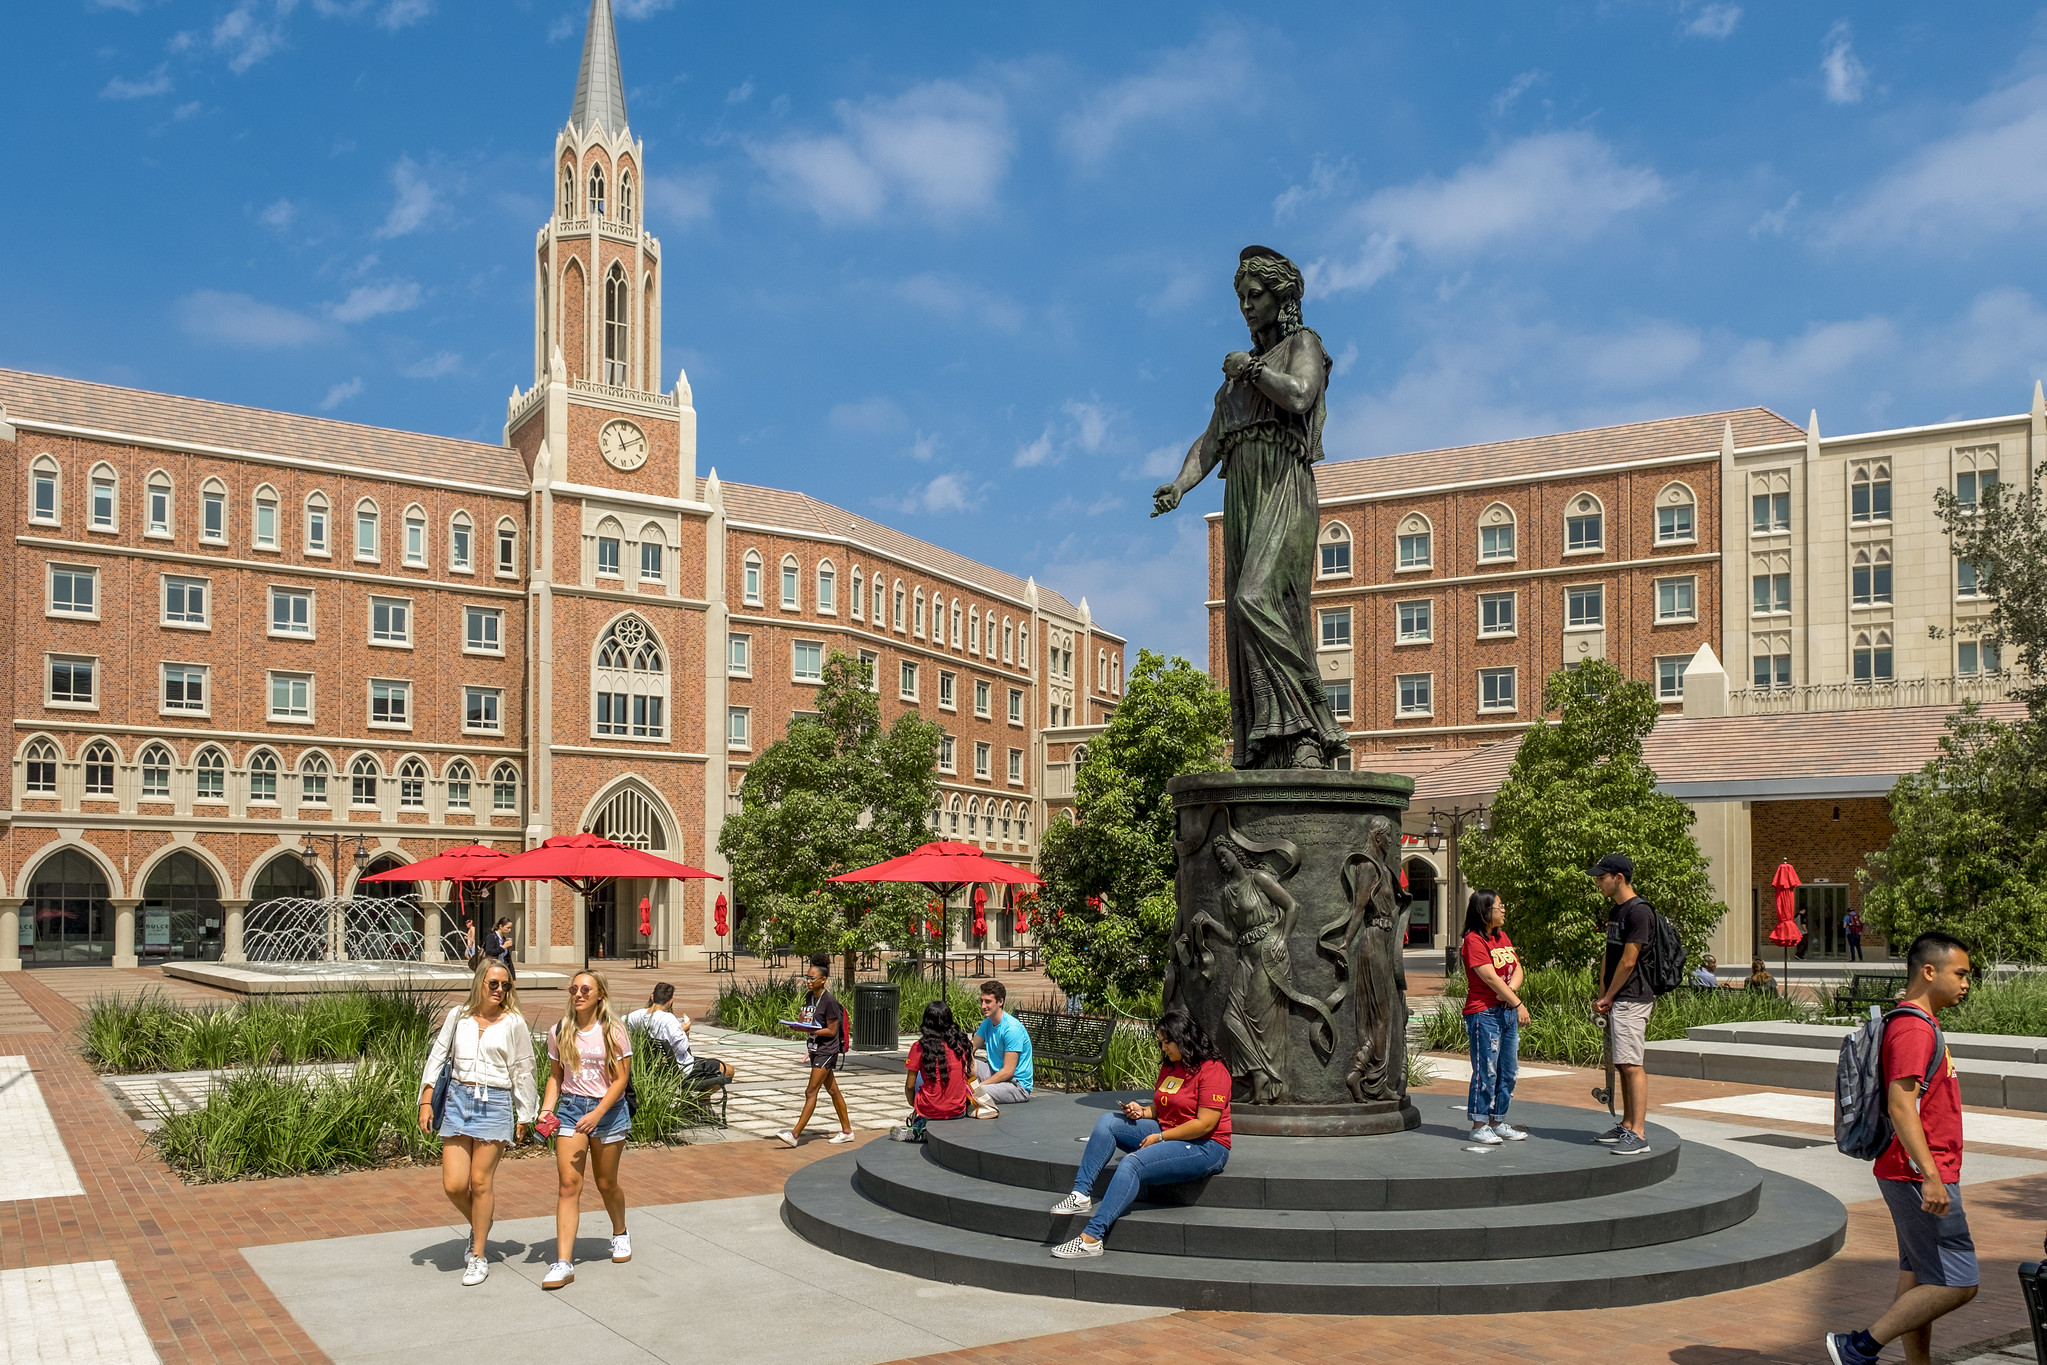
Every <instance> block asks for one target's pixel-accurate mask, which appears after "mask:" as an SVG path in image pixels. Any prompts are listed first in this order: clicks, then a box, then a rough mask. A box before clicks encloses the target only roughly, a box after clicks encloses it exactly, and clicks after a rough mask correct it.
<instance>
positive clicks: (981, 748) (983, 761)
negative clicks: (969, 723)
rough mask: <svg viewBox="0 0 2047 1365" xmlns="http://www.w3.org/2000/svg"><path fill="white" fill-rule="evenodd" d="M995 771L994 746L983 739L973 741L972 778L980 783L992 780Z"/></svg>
mask: <svg viewBox="0 0 2047 1365" xmlns="http://www.w3.org/2000/svg"><path fill="white" fill-rule="evenodd" d="M994 769H995V746H994V745H992V744H990V743H989V742H988V741H986V740H984V739H977V740H975V741H974V776H975V777H976V778H978V779H979V780H980V781H983V782H987V781H990V780H992V779H991V774H992V773H993V772H994Z"/></svg>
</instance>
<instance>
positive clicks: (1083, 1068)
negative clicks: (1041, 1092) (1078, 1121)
mask: <svg viewBox="0 0 2047 1365" xmlns="http://www.w3.org/2000/svg"><path fill="white" fill-rule="evenodd" d="M1010 1013H1011V1014H1013V1015H1015V1016H1016V1020H1017V1022H1018V1023H1020V1024H1022V1025H1023V1026H1024V1032H1025V1033H1027V1034H1029V1035H1030V1038H1031V1068H1032V1070H1033V1072H1035V1073H1036V1074H1037V1075H1039V1076H1046V1075H1049V1076H1050V1077H1051V1078H1052V1079H1054V1080H1056V1081H1057V1082H1058V1083H1059V1086H1060V1088H1061V1089H1062V1090H1067V1091H1071V1090H1073V1089H1074V1081H1075V1080H1076V1079H1078V1078H1085V1079H1086V1080H1087V1082H1088V1085H1087V1088H1088V1089H1090V1090H1100V1089H1101V1088H1102V1086H1103V1084H1104V1079H1103V1074H1102V1068H1103V1066H1104V1065H1105V1064H1106V1063H1107V1062H1108V1060H1109V1040H1110V1039H1111V1038H1112V1037H1114V1036H1115V1033H1116V1021H1115V1020H1114V1019H1112V1018H1106V1017H1104V1016H1102V1015H1099V1014H1053V1013H1051V1012H1050V1011H1047V1010H1011V1011H1010ZM994 1060H995V1059H994V1058H992V1057H991V1058H990V1059H989V1062H990V1064H991V1065H992V1064H993V1063H994Z"/></svg>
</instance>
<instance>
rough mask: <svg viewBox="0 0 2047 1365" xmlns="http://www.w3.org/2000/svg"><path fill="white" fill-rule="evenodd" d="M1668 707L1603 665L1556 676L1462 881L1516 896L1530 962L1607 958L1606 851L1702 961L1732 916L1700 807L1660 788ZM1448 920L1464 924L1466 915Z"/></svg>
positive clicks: (1511, 906) (1510, 923)
mask: <svg viewBox="0 0 2047 1365" xmlns="http://www.w3.org/2000/svg"><path fill="white" fill-rule="evenodd" d="M1659 710H1660V708H1659V706H1658V704H1657V700H1656V693H1655V691H1654V689H1652V688H1651V687H1650V686H1649V684H1648V683H1645V682H1641V681H1636V680H1631V679H1629V678H1627V677H1625V676H1623V675H1622V673H1621V671H1620V670H1619V669H1618V668H1616V667H1614V666H1613V665H1612V664H1610V663H1607V662H1606V661H1605V660H1603V659H1602V660H1592V661H1588V662H1586V663H1581V664H1574V665H1572V666H1570V667H1568V668H1564V669H1560V670H1558V671H1557V672H1555V673H1552V674H1551V675H1550V678H1549V683H1548V686H1547V688H1546V689H1545V693H1544V697H1543V711H1544V714H1543V715H1542V716H1539V717H1537V719H1536V721H1535V723H1534V724H1533V725H1531V726H1530V727H1529V728H1528V731H1527V733H1525V734H1524V735H1523V736H1522V738H1521V748H1520V751H1519V752H1518V753H1517V754H1516V755H1515V757H1514V765H1513V767H1512V768H1511V769H1510V770H1509V772H1508V774H1507V780H1506V781H1505V782H1504V783H1502V784H1501V786H1500V794H1499V796H1498V797H1497V798H1495V800H1494V802H1493V806H1492V812H1491V819H1490V821H1489V828H1488V829H1487V830H1486V831H1485V832H1483V833H1480V834H1477V835H1471V836H1467V838H1466V842H1465V844H1464V846H1463V848H1462V849H1460V850H1459V857H1460V861H1461V863H1462V873H1463V878H1464V880H1465V881H1466V882H1468V883H1469V884H1470V885H1472V886H1474V887H1487V888H1490V889H1492V890H1495V891H1498V892H1499V893H1500V895H1501V896H1502V897H1503V898H1504V899H1505V900H1506V902H1507V929H1508V932H1509V933H1510V934H1511V935H1512V936H1513V939H1514V943H1515V945H1516V947H1518V948H1519V949H1520V951H1521V956H1522V960H1523V961H1524V962H1527V963H1529V964H1530V965H1532V966H1560V965H1562V966H1574V967H1576V966H1584V965H1586V964H1587V963H1590V962H1593V961H1595V960H1596V959H1597V958H1598V956H1599V954H1600V952H1601V950H1602V945H1603V944H1604V943H1605V933H1604V930H1603V927H1602V926H1603V925H1604V924H1605V922H1606V901H1605V899H1604V898H1603V897H1602V896H1601V895H1600V894H1599V891H1598V888H1596V887H1595V886H1594V885H1593V884H1592V878H1591V877H1590V876H1588V875H1587V874H1586V869H1587V868H1589V867H1590V866H1591V865H1592V863H1593V862H1594V861H1596V860H1597V859H1598V858H1599V857H1600V856H1601V855H1603V854H1607V853H1625V854H1627V855H1628V856H1629V857H1630V858H1633V859H1634V860H1635V877H1634V886H1635V889H1636V890H1637V891H1639V892H1641V894H1642V895H1643V896H1644V897H1645V898H1647V900H1648V901H1649V903H1650V904H1651V905H1653V906H1655V907H1656V908H1657V909H1658V910H1659V911H1661V912H1662V913H1663V915H1664V917H1665V918H1667V919H1669V920H1670V922H1671V923H1672V924H1673V925H1675V926H1676V927H1677V931H1678V934H1679V936H1680V937H1681V938H1682V939H1683V940H1684V943H1685V949H1686V952H1687V953H1688V954H1689V955H1690V956H1691V957H1693V958H1694V959H1696V958H1697V957H1698V956H1699V955H1700V954H1701V953H1703V952H1704V950H1705V945H1706V939H1707V936H1708V935H1709V934H1711V933H1712V930H1713V926H1714V925H1715V924H1716V923H1718V922H1719V920H1720V917H1721V916H1722V915H1725V914H1726V913H1727V907H1726V906H1725V905H1723V904H1722V903H1720V902H1719V901H1717V900H1715V899H1713V888H1712V882H1711V880H1710V879H1709V877H1708V875H1707V865H1706V858H1705V855H1704V854H1703V853H1701V852H1700V851H1699V846H1698V844H1697V843H1696V842H1695V841H1694V840H1693V838H1692V834H1691V826H1692V821H1693V818H1694V817H1693V813H1692V809H1691V807H1690V806H1687V805H1686V804H1685V803H1684V802H1682V801H1680V800H1678V799H1677V798H1676V797H1674V796H1667V795H1664V794H1662V793H1660V792H1658V791H1657V790H1656V774H1655V773H1654V772H1652V771H1651V770H1650V768H1649V766H1648V764H1646V763H1645V762H1643V760H1642V741H1643V740H1644V739H1645V738H1647V736H1648V734H1649V731H1650V730H1651V729H1653V728H1654V727H1655V725H1656V718H1657V715H1658V713H1659ZM1552 714H1553V715H1554V716H1555V719H1554V720H1552V719H1551V716H1552ZM1446 914H1447V915H1448V917H1449V918H1450V920H1451V921H1452V922H1453V923H1461V922H1462V919H1463V915H1464V907H1463V906H1461V905H1453V906H1448V907H1446Z"/></svg>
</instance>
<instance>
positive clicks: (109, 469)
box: [85, 464, 121, 534]
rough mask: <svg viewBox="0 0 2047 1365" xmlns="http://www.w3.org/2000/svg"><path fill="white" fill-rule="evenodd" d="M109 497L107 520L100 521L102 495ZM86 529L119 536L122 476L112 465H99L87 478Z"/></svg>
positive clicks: (89, 472) (94, 467) (90, 471)
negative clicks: (102, 493)
mask: <svg viewBox="0 0 2047 1365" xmlns="http://www.w3.org/2000/svg"><path fill="white" fill-rule="evenodd" d="M103 490H104V491H105V493H106V495H107V515H106V519H105V520H104V521H102V520H101V519H100V493H101V492H102V491H103ZM85 529H86V530H88V531H99V532H102V533H106V534H117V533H118V532H119V531H120V529H121V476H120V475H119V474H118V473H116V472H115V471H114V468H113V466H112V465H108V464H97V465H94V466H93V467H92V469H91V470H89V471H88V472H87V474H86V476H85Z"/></svg>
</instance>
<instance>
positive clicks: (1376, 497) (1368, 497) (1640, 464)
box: [1202, 448, 1720, 521]
mask: <svg viewBox="0 0 2047 1365" xmlns="http://www.w3.org/2000/svg"><path fill="white" fill-rule="evenodd" d="M1371 458H1373V459H1380V460H1397V459H1399V458H1400V456H1398V455H1377V456H1373V457H1371ZM1719 462H1720V451H1719V450H1718V449H1717V448H1715V449H1713V450H1704V451H1700V452H1698V453H1697V454H1692V455H1652V456H1649V457H1647V458H1645V459H1640V460H1617V461H1612V462H1609V463H1607V464H1588V465H1574V466H1572V467H1571V468H1569V469H1544V470H1537V471H1534V472H1532V473H1527V474H1500V475H1496V476H1494V477H1493V478H1490V479H1459V480H1458V481H1457V482H1455V483H1430V484H1416V485H1414V486H1412V487H1409V488H1387V489H1382V490H1380V491H1378V492H1374V493H1348V494H1344V495H1343V496H1340V497H1329V498H1320V499H1318V500H1317V503H1318V505H1319V506H1322V507H1325V508H1326V507H1350V506H1354V505H1357V504H1360V503H1367V502H1388V501H1391V500H1392V499H1395V498H1424V497H1435V496H1437V495H1438V494H1442V493H1463V492H1468V491H1470V490H1472V489H1475V488H1505V487H1508V486H1510V485H1513V484H1525V483H1548V482H1553V481H1556V480H1561V479H1585V478H1591V477H1593V476H1594V475H1598V474H1618V473H1625V472H1626V471H1628V470H1630V469H1661V468H1664V467H1666V466H1669V465H1680V464H1718V463H1719ZM1221 519H1222V513H1220V512H1207V513H1204V514H1203V516H1202V520H1204V521H1220V520H1221Z"/></svg>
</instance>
